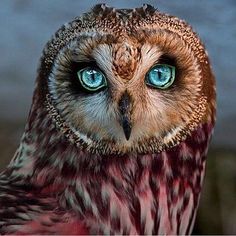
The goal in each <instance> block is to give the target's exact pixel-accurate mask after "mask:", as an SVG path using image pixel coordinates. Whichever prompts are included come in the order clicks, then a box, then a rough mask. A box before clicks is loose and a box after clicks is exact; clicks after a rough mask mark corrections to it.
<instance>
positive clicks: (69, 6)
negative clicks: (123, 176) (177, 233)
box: [0, 0, 236, 234]
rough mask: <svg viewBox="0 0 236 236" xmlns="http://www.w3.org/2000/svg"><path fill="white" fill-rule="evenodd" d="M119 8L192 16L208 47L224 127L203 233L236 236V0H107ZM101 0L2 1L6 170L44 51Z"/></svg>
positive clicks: (215, 143) (214, 151) (207, 191)
mask: <svg viewBox="0 0 236 236" xmlns="http://www.w3.org/2000/svg"><path fill="white" fill-rule="evenodd" d="M102 2H105V3H107V4H108V5H110V6H114V7H117V8H133V7H139V6H141V5H142V4H143V3H148V4H151V5H153V6H155V7H157V8H159V10H160V11H164V12H168V13H170V14H172V15H176V16H178V17H180V18H182V19H185V20H186V21H187V22H189V23H190V24H191V25H192V26H193V28H194V29H195V30H196V31H197V32H198V34H199V35H200V37H201V38H202V40H203V42H204V43H205V46H206V48H207V50H208V53H209V56H210V58H211V62H212V66H213V70H214V72H215V75H216V80H217V95H218V97H217V99H218V115H217V126H216V129H215V134H214V137H213V140H212V144H211V148H210V151H209V156H208V163H207V174H206V178H205V183H204V190H203V193H202V197H201V202H200V209H199V211H198V215H197V221H196V225H195V228H194V233H195V234H236V125H235V121H236V91H235V90H236V78H235V76H236V57H235V55H236V1H234V0H224V1H222V0H214V1H213V0H198V1H196V0H188V1H186V0H178V1H176V0H168V1H165V0H158V1H151V0H149V1H148V0H146V1H145V2H143V1H140V0H129V1H127V0H122V1H112V0H111V1H104V0H103V1H102ZM97 3H99V1H89V0H87V1H74V0H50V1H49V0H40V1H38V0H11V1H9V0H1V1H0V29H1V33H0V170H2V169H3V168H4V167H5V166H6V165H7V164H8V162H9V160H10V159H11V158H12V156H13V154H14V152H15V150H16V148H17V146H18V144H19V142H20V137H21V135H22V133H23V130H24V124H25V122H26V118H27V115H28V112H29V108H30V104H31V97H32V93H33V89H34V82H35V77H36V70H37V66H38V61H39V58H40V55H41V51H42V49H43V47H44V45H45V43H46V42H47V40H48V39H50V37H51V35H52V34H53V33H54V32H55V31H56V30H57V29H58V28H59V27H60V26H61V25H62V24H63V23H65V22H68V21H70V20H72V19H73V18H74V17H76V16H77V15H80V14H81V13H82V12H86V11H87V10H88V9H89V8H90V7H91V6H93V5H95V4H97Z"/></svg>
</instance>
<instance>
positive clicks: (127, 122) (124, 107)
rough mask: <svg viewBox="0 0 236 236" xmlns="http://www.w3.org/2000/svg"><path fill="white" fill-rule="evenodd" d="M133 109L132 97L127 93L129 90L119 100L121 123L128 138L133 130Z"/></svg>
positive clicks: (127, 138)
mask: <svg viewBox="0 0 236 236" xmlns="http://www.w3.org/2000/svg"><path fill="white" fill-rule="evenodd" d="M131 110H132V102H131V97H130V95H129V94H128V93H127V91H125V92H124V94H123V95H122V96H121V98H120V101H119V111H120V115H121V118H120V123H121V126H122V128H123V130H124V134H125V138H126V140H129V138H130V135H131V130H132V122H131Z"/></svg>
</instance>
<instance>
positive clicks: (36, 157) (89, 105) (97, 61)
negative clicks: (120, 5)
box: [0, 4, 216, 235]
mask: <svg viewBox="0 0 236 236" xmlns="http://www.w3.org/2000/svg"><path fill="white" fill-rule="evenodd" d="M215 107H216V102H215V82H214V76H213V72H212V70H211V66H210V63H209V59H208V56H207V52H206V51H205V48H204V46H203V43H202V42H201V41H200V39H199V37H198V36H197V34H196V33H195V32H194V31H193V30H192V28H191V27H190V26H189V25H188V24H187V23H186V22H185V21H183V20H180V19H178V18H177V17H174V16H170V15H168V14H165V13H162V12H160V11H159V10H157V9H155V8H153V7H152V6H150V5H143V7H140V8H135V9H114V8H112V7H108V6H106V5H104V4H100V5H97V6H95V7H94V8H92V10H91V11H90V12H88V13H85V14H83V15H82V16H80V17H77V18H76V19H75V20H73V21H71V22H69V23H67V24H65V25H63V26H62V27H61V28H60V29H59V30H58V31H57V32H56V33H55V35H54V36H53V37H52V39H51V40H50V41H49V42H48V43H47V44H46V46H45V48H44V51H43V54H42V57H41V61H40V66H39V70H38V75H37V79H36V88H35V91H34V96H33V101H32V106H31V110H30V114H29V118H28V121H27V124H26V127H25V132H24V134H23V137H22V139H21V143H20V145H19V148H18V150H17V151H16V154H15V156H14V157H13V159H12V161H11V162H10V164H9V165H8V167H7V168H6V169H5V171H3V172H2V173H1V175H0V233H1V234H125V235H126V234H139V235H140V234H190V233H191V231H192V228H193V224H194V220H195V216H196V211H197V208H198V202H199V196H200V193H201V188H202V183H203V178H204V172H205V161H206V155H207V149H208V145H209V141H210V138H211V135H212V131H213V127H214V123H215V110H216V108H215Z"/></svg>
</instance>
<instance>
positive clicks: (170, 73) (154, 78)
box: [146, 64, 175, 89]
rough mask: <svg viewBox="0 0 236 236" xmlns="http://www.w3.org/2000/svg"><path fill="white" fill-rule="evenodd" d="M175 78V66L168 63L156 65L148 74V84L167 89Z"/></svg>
mask: <svg viewBox="0 0 236 236" xmlns="http://www.w3.org/2000/svg"><path fill="white" fill-rule="evenodd" d="M174 80H175V67H174V66H170V65H166V64H156V65H154V66H153V67H152V68H151V69H150V70H149V71H148V73H147V74H146V84H147V85H149V86H151V87H154V88H159V89H166V88H168V87H170V86H171V84H172V83H173V82H174Z"/></svg>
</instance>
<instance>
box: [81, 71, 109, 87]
mask: <svg viewBox="0 0 236 236" xmlns="http://www.w3.org/2000/svg"><path fill="white" fill-rule="evenodd" d="M77 76H78V79H79V81H80V83H81V85H82V86H83V87H84V88H85V89H86V90H89V91H97V90H99V89H101V88H103V87H106V86H107V81H106V77H105V76H104V74H103V73H102V72H101V71H100V70H98V69H95V68H92V67H87V68H84V69H82V70H79V71H78V72H77Z"/></svg>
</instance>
